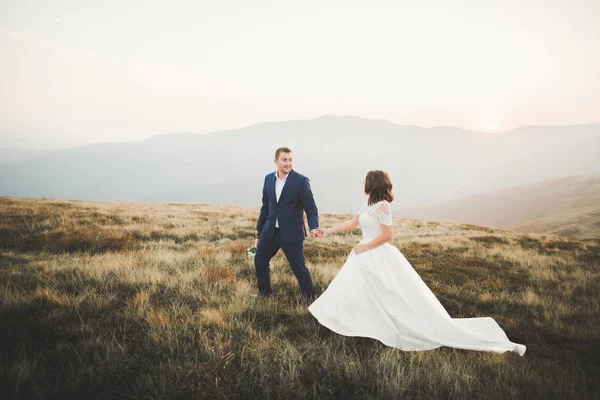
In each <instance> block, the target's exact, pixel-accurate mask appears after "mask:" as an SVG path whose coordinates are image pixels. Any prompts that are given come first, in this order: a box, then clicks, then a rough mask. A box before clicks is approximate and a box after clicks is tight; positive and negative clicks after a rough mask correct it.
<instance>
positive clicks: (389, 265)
mask: <svg viewBox="0 0 600 400" xmlns="http://www.w3.org/2000/svg"><path fill="white" fill-rule="evenodd" d="M293 155H294V153H293V152H292V150H290V149H289V148H287V147H281V148H279V149H277V150H276V152H275V160H274V162H275V165H276V166H277V170H276V171H275V172H274V173H270V174H268V175H267V176H266V177H265V181H264V185H263V195H262V207H261V209H260V214H259V217H258V222H257V224H256V232H255V235H256V238H257V239H260V240H259V241H258V246H257V248H256V255H255V256H254V266H255V269H256V280H257V283H258V292H259V296H266V297H270V296H272V295H273V290H272V288H271V278H270V266H269V263H270V260H271V259H272V258H273V256H275V254H276V253H277V252H278V251H279V249H282V250H283V252H284V254H285V256H286V258H287V260H288V261H289V263H290V266H291V268H292V271H293V273H294V275H295V276H296V279H297V280H298V283H299V285H300V290H301V291H302V294H303V296H304V299H305V301H306V303H307V304H308V305H309V307H308V310H309V311H310V312H311V313H312V314H313V316H314V317H315V318H317V320H318V321H319V322H320V323H321V324H322V325H324V326H326V327H327V328H329V329H330V330H332V331H334V332H336V333H339V334H341V335H345V336H362V337H370V338H373V339H377V340H379V341H381V342H382V343H384V344H385V345H387V346H391V347H396V348H399V349H402V350H430V349H434V348H437V347H440V346H449V347H456V348H462V349H471V350H480V351H495V352H500V353H502V352H505V351H514V352H516V353H517V354H519V355H523V354H524V353H525V349H526V348H525V346H524V345H521V344H517V343H513V342H511V341H510V340H509V339H508V337H507V336H506V334H505V333H504V331H503V330H502V328H500V326H499V325H498V324H497V323H496V321H494V319H492V318H490V317H483V318H451V317H450V315H449V314H448V313H447V312H446V310H445V308H444V307H443V306H442V304H441V303H440V302H439V301H438V299H437V298H436V297H435V295H434V294H433V293H432V292H431V290H429V288H428V287H427V285H426V284H425V283H424V282H423V280H422V279H421V278H420V277H419V275H418V274H417V273H416V271H415V270H414V268H413V267H412V266H411V265H410V263H409V262H408V261H407V260H406V258H405V257H404V256H403V255H402V253H401V252H400V251H399V250H398V249H397V248H396V247H394V246H392V245H391V244H389V243H388V242H389V241H390V240H391V239H392V238H393V231H392V212H391V207H390V203H391V202H392V201H393V200H394V195H393V193H392V183H391V180H390V178H389V176H388V174H387V173H385V172H384V171H379V170H374V171H369V172H368V173H367V175H366V178H365V183H364V193H365V194H366V195H367V200H366V201H365V203H364V204H363V205H362V207H360V209H359V210H358V212H357V213H356V214H355V215H354V216H353V218H352V219H350V220H349V221H346V222H342V223H340V224H337V225H334V226H332V227H329V228H325V229H321V228H319V215H318V209H317V206H316V204H315V200H314V198H313V194H312V191H311V188H310V181H309V179H308V178H307V177H306V176H304V175H301V174H299V173H297V172H296V171H294V170H293V168H292V165H293ZM304 212H306V216H307V219H308V226H309V227H310V234H311V236H312V237H313V238H324V237H326V236H327V235H330V234H334V233H337V232H343V231H347V230H350V229H353V228H355V227H357V226H359V225H360V227H361V229H362V240H361V241H360V242H359V243H358V245H357V246H356V247H354V248H353V249H352V251H351V252H350V254H349V255H348V258H347V260H346V262H345V263H344V265H343V266H342V268H341V269H340V271H339V273H338V274H337V276H336V277H335V278H334V279H333V280H332V281H331V283H330V284H329V286H328V287H327V289H326V290H325V291H324V292H323V293H322V294H321V295H320V296H319V298H318V299H316V300H315V293H314V287H313V281H312V277H311V275H310V271H309V270H308V268H307V267H306V264H305V259H304V239H305V238H306V236H307V235H306V228H305V225H304V215H303V214H304Z"/></svg>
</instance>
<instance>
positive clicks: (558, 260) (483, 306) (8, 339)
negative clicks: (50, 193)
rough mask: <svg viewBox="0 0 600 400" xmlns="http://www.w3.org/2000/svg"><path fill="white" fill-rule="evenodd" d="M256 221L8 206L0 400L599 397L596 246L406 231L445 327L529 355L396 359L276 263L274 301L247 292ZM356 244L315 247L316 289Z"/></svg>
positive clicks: (476, 232) (417, 224)
mask: <svg viewBox="0 0 600 400" xmlns="http://www.w3.org/2000/svg"><path fill="white" fill-rule="evenodd" d="M257 215H258V210H257V209H249V208H241V207H233V206H215V205H179V204H167V205H153V204H135V203H90V202H73V201H57V200H49V199H41V200H39V199H38V200H32V199H16V198H7V197H3V198H0V321H1V323H0V390H1V392H0V398H11V397H16V398H46V399H47V398H56V399H59V398H60V399H64V398H73V397H75V398H101V399H107V398H123V397H125V396H128V397H133V398H140V399H141V398H144V399H147V398H188V397H194V398H211V399H215V398H390V399H397V398H400V397H402V398H443V399H447V398H455V399H464V398H545V399H547V398H593V397H596V396H597V395H598V393H599V391H600V383H599V379H598V376H600V357H599V355H598V348H599V346H600V306H599V303H598V296H599V295H600V241H599V240H591V239H589V240H566V239H562V238H559V237H556V236H542V235H522V234H517V233H511V232H504V231H500V230H495V229H487V228H483V227H478V226H472V225H455V224H449V223H445V224H440V223H435V222H422V221H418V220H408V219H395V222H394V233H395V238H394V241H393V244H394V245H395V246H397V247H398V248H399V249H400V250H401V251H402V252H403V253H404V255H405V256H406V257H407V258H408V260H409V261H410V262H411V263H412V264H413V266H414V267H415V269H416V270H417V272H418V273H419V274H420V275H421V276H422V277H423V279H424V281H425V282H426V283H427V284H428V285H429V287H430V288H431V289H432V291H433V292H434V293H435V294H436V295H437V296H438V298H439V299H440V301H441V302H442V304H443V305H444V306H445V307H446V309H447V310H448V312H449V313H450V314H451V315H452V316H454V317H477V316H491V317H493V318H495V319H496V320H497V321H498V323H499V324H500V325H501V326H502V327H503V328H504V329H505V331H506V333H507V335H508V336H509V338H510V339H511V340H513V341H515V342H518V343H523V344H525V345H527V348H528V349H527V353H526V354H525V356H524V357H519V356H517V355H515V354H512V353H505V354H495V353H482V352H474V351H464V350H455V349H449V348H440V349H436V350H432V351H426V352H402V351H400V350H397V349H393V348H389V347H386V346H384V345H383V344H381V343H379V342H377V341H375V340H372V339H367V338H347V337H343V336H339V335H337V334H334V333H332V332H331V331H329V330H328V329H326V328H324V327H322V326H320V325H319V324H318V323H317V321H316V320H315V319H314V318H313V317H312V315H311V314H310V313H309V312H308V311H307V310H306V308H305V307H303V306H302V304H301V302H300V298H299V292H298V285H297V283H296V280H295V278H294V277H293V274H292V272H291V270H290V268H289V266H288V264H287V262H286V260H285V258H284V257H283V256H282V255H281V254H278V255H277V256H276V258H275V259H274V264H273V266H272V280H273V286H274V291H275V295H276V296H275V297H274V298H273V299H262V298H255V297H252V294H253V293H255V275H254V267H253V264H252V262H251V261H250V260H248V259H247V258H246V254H245V250H246V248H247V247H248V246H250V245H251V243H252V242H253V239H252V234H253V229H254V224H255V221H256V217H257ZM344 218H348V216H337V215H322V216H321V225H322V226H328V225H331V224H333V223H335V222H338V221H341V220H342V219H344ZM359 238H360V231H359V230H355V231H353V232H349V233H346V234H342V235H337V236H334V237H331V238H327V239H325V240H324V241H314V240H309V241H307V242H306V244H305V248H306V256H307V261H308V267H309V268H310V270H311V271H312V274H313V279H314V281H315V287H316V291H317V294H320V293H321V292H322V291H323V290H324V289H325V288H326V287H327V285H328V283H329V282H330V281H331V280H332V279H333V277H334V276H335V275H336V274H337V272H338V270H339V268H340V267H341V266H342V265H343V263H344V261H345V259H346V257H347V255H348V253H349V252H350V250H351V249H352V247H353V245H354V244H355V243H357V242H358V240H359Z"/></svg>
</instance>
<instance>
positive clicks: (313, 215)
mask: <svg viewBox="0 0 600 400" xmlns="http://www.w3.org/2000/svg"><path fill="white" fill-rule="evenodd" d="M300 201H302V207H303V208H304V211H305V212H306V217H307V219H308V227H309V228H310V229H311V230H312V229H317V228H318V227H319V210H318V209H317V205H316V204H315V199H314V197H313V194H312V190H311V189H310V180H309V179H308V178H306V180H305V181H304V184H303V185H302V189H301V190H300Z"/></svg>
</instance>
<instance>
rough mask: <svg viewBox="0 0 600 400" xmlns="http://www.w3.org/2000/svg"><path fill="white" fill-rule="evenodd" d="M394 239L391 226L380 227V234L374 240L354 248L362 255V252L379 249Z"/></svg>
mask: <svg viewBox="0 0 600 400" xmlns="http://www.w3.org/2000/svg"><path fill="white" fill-rule="evenodd" d="M393 238H394V233H393V231H392V226H391V225H389V226H388V225H381V233H380V234H379V236H377V237H376V238H375V239H373V240H371V241H370V242H367V243H363V244H359V245H358V246H356V247H355V250H356V252H357V253H362V252H363V251H367V250H371V249H374V248H375V247H379V246H381V245H382V244H384V243H387V242H389V241H390V240H392V239H393Z"/></svg>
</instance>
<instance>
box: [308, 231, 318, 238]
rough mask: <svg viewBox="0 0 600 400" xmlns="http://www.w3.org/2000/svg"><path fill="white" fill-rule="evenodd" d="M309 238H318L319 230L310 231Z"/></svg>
mask: <svg viewBox="0 0 600 400" xmlns="http://www.w3.org/2000/svg"><path fill="white" fill-rule="evenodd" d="M310 236H311V237H312V238H313V239H315V238H318V237H319V230H318V229H311V230H310Z"/></svg>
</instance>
